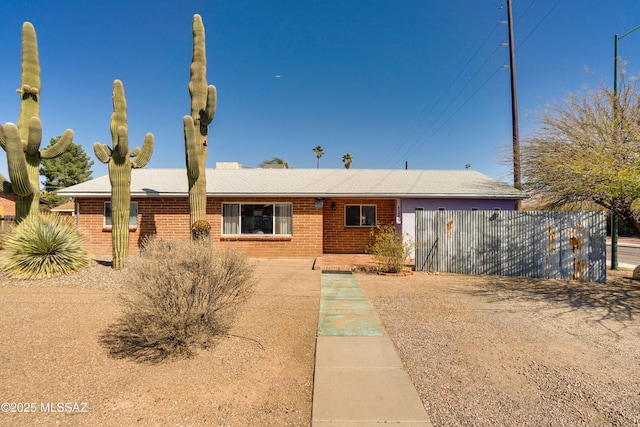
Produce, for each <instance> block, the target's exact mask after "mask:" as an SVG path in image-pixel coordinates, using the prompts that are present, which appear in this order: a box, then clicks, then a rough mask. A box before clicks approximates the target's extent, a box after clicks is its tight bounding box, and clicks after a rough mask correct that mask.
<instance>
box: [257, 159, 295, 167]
mask: <svg viewBox="0 0 640 427" xmlns="http://www.w3.org/2000/svg"><path fill="white" fill-rule="evenodd" d="M274 166H275V167H281V168H284V169H289V168H292V166H289V163H287V162H286V161H285V160H284V159H283V158H281V157H272V158H271V159H270V160H263V161H262V162H260V164H259V165H258V167H259V168H269V167H274Z"/></svg>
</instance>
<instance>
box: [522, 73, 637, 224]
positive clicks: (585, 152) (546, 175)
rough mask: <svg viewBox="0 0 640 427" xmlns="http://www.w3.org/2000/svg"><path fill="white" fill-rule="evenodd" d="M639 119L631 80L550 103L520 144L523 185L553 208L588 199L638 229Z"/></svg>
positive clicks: (634, 86) (635, 84)
mask: <svg viewBox="0 0 640 427" xmlns="http://www.w3.org/2000/svg"><path fill="white" fill-rule="evenodd" d="M614 106H615V111H614ZM639 117H640V83H639V82H638V81H637V80H635V81H629V80H626V79H623V83H622V85H621V87H620V90H619V94H618V96H614V93H613V90H612V89H609V88H606V87H604V86H602V85H601V86H600V88H599V89H598V90H595V91H590V92H588V93H587V94H586V95H583V96H578V95H573V94H571V95H570V96H569V97H568V98H567V99H565V100H564V102H562V103H559V104H555V105H552V106H550V107H549V108H548V109H546V110H545V111H543V112H542V113H541V115H540V119H539V123H540V127H539V128H538V129H537V131H535V133H534V134H533V135H532V136H531V137H530V138H528V139H527V140H526V142H525V144H524V145H523V148H522V167H523V169H522V171H523V178H524V182H523V184H524V189H525V190H529V191H530V192H531V193H532V194H533V195H535V196H538V197H539V198H541V199H544V200H548V201H549V202H550V203H549V205H551V206H556V207H557V206H561V205H565V204H569V203H579V202H581V201H591V202H594V203H596V204H597V205H599V206H602V207H604V208H606V209H608V210H609V211H611V213H612V214H616V215H617V216H618V217H619V218H620V219H621V220H622V221H624V222H625V223H626V224H627V225H629V226H631V227H633V228H634V229H635V230H637V231H639V232H640V211H638V210H637V209H636V203H637V202H638V201H639V200H640V122H639V121H638V118H639Z"/></svg>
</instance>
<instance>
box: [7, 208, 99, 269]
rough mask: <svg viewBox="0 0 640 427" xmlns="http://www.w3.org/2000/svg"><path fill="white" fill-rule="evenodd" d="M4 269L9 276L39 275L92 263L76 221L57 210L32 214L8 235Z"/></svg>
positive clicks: (82, 266) (78, 267)
mask: <svg viewBox="0 0 640 427" xmlns="http://www.w3.org/2000/svg"><path fill="white" fill-rule="evenodd" d="M3 246H4V250H5V251H6V256H5V257H4V259H3V261H2V269H3V270H4V271H5V273H7V274H8V275H9V276H12V277H17V278H22V279H39V278H43V277H51V276H56V275H59V274H66V273H70V272H72V271H76V270H79V269H81V268H84V267H86V266H88V265H89V255H88V254H87V252H86V251H85V249H84V248H83V241H82V238H81V237H80V235H79V234H78V232H77V229H76V227H75V225H74V224H73V222H72V221H69V219H68V218H66V217H63V216H61V215H57V214H38V215H33V216H28V217H27V218H25V219H24V220H23V221H22V222H20V224H18V225H17V226H15V228H14V229H13V230H12V231H11V232H10V233H9V234H7V235H6V237H5V239H4V242H3Z"/></svg>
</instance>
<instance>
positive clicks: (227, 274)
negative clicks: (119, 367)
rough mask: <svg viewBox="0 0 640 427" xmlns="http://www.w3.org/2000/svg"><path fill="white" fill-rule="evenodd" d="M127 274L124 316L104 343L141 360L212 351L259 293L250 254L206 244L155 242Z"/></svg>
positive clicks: (148, 244) (147, 244)
mask: <svg viewBox="0 0 640 427" xmlns="http://www.w3.org/2000/svg"><path fill="white" fill-rule="evenodd" d="M127 270H128V271H127V273H128V286H129V287H130V289H129V290H128V292H127V293H126V294H125V295H123V298H122V301H123V307H124V312H123V315H122V316H121V318H120V319H119V320H118V322H116V323H115V324H114V325H111V326H110V327H109V328H108V329H107V330H106V331H105V332H104V333H103V334H102V337H101V342H102V344H103V345H105V346H106V347H107V348H108V350H109V353H110V354H111V355H112V356H114V357H116V358H132V359H134V360H137V361H141V362H150V363H157V362H160V361H162V360H165V359H167V358H185V357H191V356H193V355H194V354H195V352H196V350H197V349H199V348H202V349H204V348H207V347H209V346H210V345H211V344H212V343H213V342H214V339H215V338H216V337H219V336H222V335H224V334H226V333H227V331H228V330H229V328H230V327H231V326H232V324H233V320H234V319H235V316H236V314H237V313H238V309H239V307H240V306H241V304H242V303H244V302H245V301H247V299H249V297H250V296H251V295H252V293H253V291H254V289H255V281H254V279H253V266H252V265H251V264H250V263H249V261H248V259H247V258H246V256H245V255H243V254H242V253H240V252H239V251H237V250H234V249H227V250H224V251H217V250H216V249H215V248H213V247H212V245H211V244H209V243H207V242H204V241H202V240H194V241H177V240H159V239H155V238H151V239H149V240H147V241H146V242H145V244H144V246H143V249H142V252H141V254H140V257H137V258H133V259H132V260H131V262H130V265H129V267H128V269H127Z"/></svg>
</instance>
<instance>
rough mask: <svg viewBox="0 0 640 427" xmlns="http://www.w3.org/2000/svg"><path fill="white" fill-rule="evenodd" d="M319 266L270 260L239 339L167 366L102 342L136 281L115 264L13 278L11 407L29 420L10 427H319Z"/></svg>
mask: <svg viewBox="0 0 640 427" xmlns="http://www.w3.org/2000/svg"><path fill="white" fill-rule="evenodd" d="M312 265H313V260H312V259H306V260H278V261H277V262H275V261H266V260H264V261H263V260H260V261H258V265H257V277H258V278H259V285H258V289H257V291H256V294H255V295H254V297H253V298H252V299H251V300H250V301H249V302H248V304H247V305H246V306H245V308H244V309H243V311H242V313H241V315H240V317H239V318H238V319H237V322H236V325H235V327H234V328H233V330H232V331H231V334H232V336H230V337H228V338H224V339H222V340H220V342H218V343H217V345H216V346H215V347H214V348H212V349H210V350H208V351H202V352H200V353H199V354H198V355H197V356H196V357H195V358H192V359H190V360H181V361H177V362H168V363H161V364H158V365H148V364H147V365H145V364H139V363H135V362H131V361H126V360H115V359H111V358H109V357H108V356H107V350H106V349H104V348H103V347H101V346H100V344H99V335H100V333H101V332H102V331H103V330H104V329H105V328H106V327H107V326H108V325H109V324H110V323H112V322H113V321H114V320H115V319H116V317H117V316H118V313H119V307H118V305H117V304H116V301H117V300H116V294H117V292H118V289H119V288H120V287H121V286H123V285H124V283H122V282H123V281H122V277H124V276H122V275H121V274H118V273H114V272H113V271H111V269H110V268H109V267H106V266H103V265H94V266H92V267H90V268H89V269H87V270H85V271H82V272H79V273H75V274H74V275H73V276H71V277H69V278H67V279H66V280H60V279H52V280H45V281H41V282H16V281H11V280H8V279H6V278H2V281H1V282H0V283H2V284H4V286H2V284H0V379H1V380H0V404H3V405H4V402H7V403H14V405H13V406H11V407H10V408H9V409H10V410H11V409H13V410H15V411H18V410H20V411H22V412H5V409H6V408H5V407H3V408H2V413H0V426H3V427H4V426H25V425H30V426H36V425H46V426H50V425H65V426H67V425H82V426H132V425H139V426H168V425H171V426H202V425H211V426H267V425H269V426H271V425H272V426H276V425H277V426H287V425H289V426H303V425H306V426H308V425H309V424H310V420H311V404H312V401H311V398H312V393H313V369H314V363H315V359H314V354H315V339H316V331H317V319H318V310H319V306H318V304H319V300H320V273H319V272H318V271H313V270H311V268H312ZM27 285H30V286H27ZM32 403H33V405H32ZM59 403H62V405H61V407H59V405H58V404H59ZM66 403H69V404H70V405H65V404H66ZM75 404H77V406H76V405H75ZM25 408H26V410H29V411H30V412H29V413H25V412H24V411H25ZM60 409H61V410H62V411H61V412H54V411H58V410H60ZM83 411H84V412H83Z"/></svg>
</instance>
